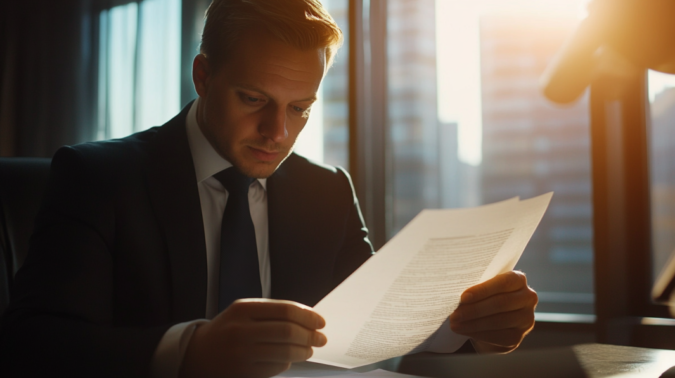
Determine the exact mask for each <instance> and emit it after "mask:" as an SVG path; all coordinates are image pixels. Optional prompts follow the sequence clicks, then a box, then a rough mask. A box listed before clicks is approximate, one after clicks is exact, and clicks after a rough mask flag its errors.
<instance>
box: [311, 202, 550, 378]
mask: <svg viewBox="0 0 675 378" xmlns="http://www.w3.org/2000/svg"><path fill="white" fill-rule="evenodd" d="M552 195H553V193H548V194H544V195H542V196H539V197H536V198H532V199H529V200H525V201H520V200H519V199H518V198H514V199H511V200H508V201H503V202H498V203H495V204H491V205H485V206H480V207H476V208H467V209H450V210H424V211H422V212H421V213H420V214H419V215H417V217H415V218H414V219H413V220H412V221H410V223H408V225H406V226H405V227H404V228H403V229H402V230H401V231H400V232H399V233H398V234H397V235H396V236H395V237H393V238H392V239H391V240H390V241H389V242H388V243H387V244H386V245H384V246H383V247H382V248H381V249H380V250H379V251H378V253H377V254H376V255H375V256H373V257H372V258H370V259H369V260H368V261H366V263H365V264H363V265H362V266H361V267H360V268H359V269H358V270H356V271H355V272H354V273H353V274H352V275H351V276H349V277H348V278H347V279H346V280H345V281H344V282H343V283H342V284H341V285H340V286H338V287H337V288H335V290H333V291H332V292H331V293H330V294H328V295H327V296H326V297H325V298H324V299H322V300H321V302H319V303H318V304H317V305H316V306H315V307H314V310H315V311H316V312H318V313H319V314H321V316H323V317H324V318H325V319H326V328H324V329H323V330H322V332H323V333H324V334H325V335H326V336H327V338H328V343H327V344H326V345H325V346H324V347H322V348H315V349H314V355H313V357H312V358H311V359H310V360H309V361H311V362H317V363H322V364H327V365H333V366H339V367H343V368H354V367H358V366H363V365H367V364H371V363H374V362H378V361H382V360H385V359H389V358H392V357H397V356H402V355H405V354H408V353H412V352H419V351H425V350H428V351H434V352H444V353H450V352H454V351H455V350H457V349H458V348H459V347H460V346H462V344H464V342H465V341H466V339H467V338H466V337H465V336H460V335H457V334H455V333H453V332H452V331H451V330H450V326H449V324H448V316H449V315H450V314H451V313H452V312H453V311H454V310H455V309H456V308H457V306H458V305H459V299H460V296H461V294H462V293H463V292H464V290H466V289H468V288H469V287H471V286H474V285H476V284H478V283H481V282H484V281H486V280H488V279H490V278H492V277H494V276H496V275H498V274H500V273H504V272H507V271H510V270H511V269H513V267H514V266H515V265H516V263H517V262H518V259H519V258H520V255H521V254H522V253H523V250H524V249H525V246H526V245H527V243H528V242H529V240H530V238H531V237H532V234H533V233H534V230H535V229H536V228H537V225H538V224H539V221H540V220H541V218H542V217H543V215H544V212H545V211H546V208H547V207H548V204H549V202H550V201H551V197H552Z"/></svg>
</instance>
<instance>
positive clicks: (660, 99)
mask: <svg viewBox="0 0 675 378" xmlns="http://www.w3.org/2000/svg"><path fill="white" fill-rule="evenodd" d="M648 86H649V103H650V110H651V111H650V113H651V114H650V115H651V123H650V124H651V134H650V142H651V146H650V154H651V156H650V158H651V162H650V163H651V164H650V173H651V200H652V243H653V254H652V263H653V265H652V266H653V273H654V274H653V276H654V278H656V277H658V274H659V273H660V272H661V269H662V268H663V266H664V265H665V264H666V262H667V261H668V258H669V257H670V255H671V253H672V252H673V250H674V249H675V75H668V74H664V73H660V72H655V71H649V79H648Z"/></svg>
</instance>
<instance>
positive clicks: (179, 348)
mask: <svg viewBox="0 0 675 378" xmlns="http://www.w3.org/2000/svg"><path fill="white" fill-rule="evenodd" d="M207 322H208V320H206V319H198V320H193V321H190V322H185V323H178V324H176V325H174V326H173V327H171V328H169V329H168V330H167V331H166V332H165V333H164V336H162V339H161V340H160V341H159V344H158V345H157V349H155V354H154V355H153V356H152V365H151V369H152V377H153V378H178V370H179V369H180V364H181V363H182V362H183V356H185V350H186V349H187V346H188V343H189V342H190V338H192V334H193V333H194V332H195V328H197V326H198V325H200V324H204V323H207Z"/></svg>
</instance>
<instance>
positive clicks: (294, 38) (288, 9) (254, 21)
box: [200, 0, 342, 69]
mask: <svg viewBox="0 0 675 378" xmlns="http://www.w3.org/2000/svg"><path fill="white" fill-rule="evenodd" d="M261 29H262V30H265V31H267V32H268V33H269V34H270V35H272V36H273V37H275V38H277V39H278V40H280V41H281V42H284V43H286V44H288V45H289V46H292V47H295V48H298V49H301V50H309V49H316V48H323V47H325V48H326V69H328V67H330V66H331V64H332V62H333V58H334V57H335V54H336V53H337V50H338V48H339V47H340V45H342V31H341V30H340V28H339V27H338V26H337V24H336V23H335V20H333V18H332V17H331V16H330V14H328V12H327V11H326V10H325V9H324V7H323V6H322V5H321V3H320V2H319V1H318V0H213V2H212V3H211V5H210V6H209V8H208V9H207V11H206V22H205V24H204V32H203V34H202V43H201V46H200V52H201V53H202V54H204V55H205V56H206V57H207V58H208V59H209V60H211V61H212V62H213V63H214V64H215V65H216V66H219V65H220V64H222V63H223V62H224V61H226V60H227V58H228V54H230V53H231V52H232V49H233V48H234V45H235V44H236V42H237V41H238V40H239V39H241V37H242V36H243V35H244V34H245V33H247V32H251V31H254V30H261Z"/></svg>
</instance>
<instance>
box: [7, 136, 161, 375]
mask: <svg viewBox="0 0 675 378" xmlns="http://www.w3.org/2000/svg"><path fill="white" fill-rule="evenodd" d="M93 166H94V164H91V163H90V162H89V159H87V158H85V157H84V156H83V155H82V153H80V152H79V151H78V150H76V149H73V148H63V149H61V150H59V152H57V154H56V155H55V157H54V159H53V162H52V168H51V174H50V181H49V185H48V189H47V193H46V196H45V199H44V202H43V206H42V208H41V211H40V214H39V215H38V219H37V222H36V226H35V233H34V235H33V237H32V239H31V246H30V250H29V253H28V256H27V258H26V261H25V263H24V265H23V267H22V268H21V269H20V270H19V272H18V273H17V275H16V278H15V281H14V287H13V288H12V298H11V304H10V307H9V308H8V310H7V311H6V313H5V315H4V317H3V319H2V328H1V331H0V348H1V350H0V355H1V356H2V358H3V359H4V361H2V363H0V365H2V366H3V367H4V368H3V369H5V370H6V371H5V374H4V375H3V376H5V377H8V376H9V377H13V376H41V377H48V376H60V377H65V376H68V377H80V376H89V377H93V376H97V377H105V376H147V375H148V374H149V365H150V361H151V358H152V355H153V352H154V351H155V348H156V346H157V344H158V342H159V340H160V339H161V338H162V335H163V334H164V333H165V331H166V330H167V329H168V328H169V326H170V325H166V326H158V327H152V328H129V327H115V326H114V310H113V305H112V303H113V299H112V297H113V281H112V276H113V273H114V264H113V262H114V256H113V254H112V251H113V244H114V228H115V215H114V204H113V199H112V196H111V190H112V189H111V188H112V187H114V185H113V184H112V183H111V182H110V181H109V180H110V178H109V177H107V176H106V172H101V171H98V170H97V169H94V168H93ZM97 168H98V167H97Z"/></svg>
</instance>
